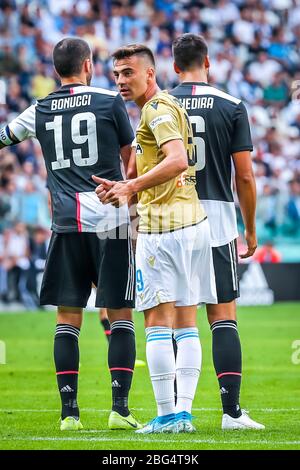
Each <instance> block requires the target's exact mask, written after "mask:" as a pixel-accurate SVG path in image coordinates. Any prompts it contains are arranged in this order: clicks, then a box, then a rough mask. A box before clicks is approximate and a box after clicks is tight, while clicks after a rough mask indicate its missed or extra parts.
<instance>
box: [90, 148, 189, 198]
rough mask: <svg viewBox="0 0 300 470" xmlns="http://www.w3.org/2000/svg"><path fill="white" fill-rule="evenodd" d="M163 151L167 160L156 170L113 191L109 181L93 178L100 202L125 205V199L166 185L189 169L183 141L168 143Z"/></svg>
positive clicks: (157, 166)
mask: <svg viewBox="0 0 300 470" xmlns="http://www.w3.org/2000/svg"><path fill="white" fill-rule="evenodd" d="M161 149H162V151H163V153H164V155H165V158H164V160H163V161H162V162H161V163H159V164H158V165H156V167H155V168H152V170H150V171H148V172H147V173H146V174H144V175H141V176H139V177H138V178H134V179H133V180H129V181H124V182H118V183H115V184H114V185H113V187H112V188H111V189H108V188H109V183H110V182H109V181H107V180H105V179H103V178H98V177H96V176H93V180H94V181H95V182H96V183H99V186H98V187H97V188H96V190H95V191H96V194H97V196H98V197H99V199H100V201H101V202H102V203H103V204H113V205H117V204H120V202H123V203H124V198H125V197H127V198H128V199H131V198H132V196H133V195H134V194H136V193H138V192H140V191H144V190H145V189H149V188H152V187H154V186H158V185H159V184H163V183H166V182H167V181H169V180H171V179H173V178H175V177H176V176H178V175H180V174H181V173H182V172H183V171H185V170H186V169H187V168H188V162H187V155H186V150H185V148H184V145H183V142H182V140H180V139H175V140H171V141H169V142H166V143H165V144H163V145H162V147H161ZM105 191H106V194H105Z"/></svg>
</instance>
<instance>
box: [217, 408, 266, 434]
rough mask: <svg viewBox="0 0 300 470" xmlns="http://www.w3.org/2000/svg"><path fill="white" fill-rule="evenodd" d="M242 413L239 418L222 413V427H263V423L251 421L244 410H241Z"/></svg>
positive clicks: (257, 428)
mask: <svg viewBox="0 0 300 470" xmlns="http://www.w3.org/2000/svg"><path fill="white" fill-rule="evenodd" d="M241 411H242V415H241V416H240V417H239V418H232V417H231V416H229V415H227V414H224V415H223V418H222V429H225V430H227V429H240V430H242V429H256V430H259V429H265V426H264V425H263V424H260V423H257V422H256V421H253V419H251V418H250V417H249V416H248V413H247V411H246V410H241Z"/></svg>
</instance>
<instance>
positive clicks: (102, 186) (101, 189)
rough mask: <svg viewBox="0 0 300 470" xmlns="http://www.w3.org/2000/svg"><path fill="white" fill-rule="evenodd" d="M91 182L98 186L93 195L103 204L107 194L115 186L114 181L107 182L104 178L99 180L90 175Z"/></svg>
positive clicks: (97, 177)
mask: <svg viewBox="0 0 300 470" xmlns="http://www.w3.org/2000/svg"><path fill="white" fill-rule="evenodd" d="M92 178H93V180H94V181H95V183H97V184H98V186H97V188H96V189H95V193H96V194H97V197H98V199H99V201H100V202H102V203H103V200H104V198H105V196H106V194H107V192H108V191H109V190H110V189H111V188H112V187H113V186H114V185H115V184H116V181H109V180H107V179H105V178H99V176H95V175H92Z"/></svg>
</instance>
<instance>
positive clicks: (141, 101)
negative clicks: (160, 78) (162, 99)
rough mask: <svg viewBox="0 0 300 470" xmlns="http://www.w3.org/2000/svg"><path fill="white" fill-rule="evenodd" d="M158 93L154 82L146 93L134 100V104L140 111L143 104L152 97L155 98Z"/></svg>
mask: <svg viewBox="0 0 300 470" xmlns="http://www.w3.org/2000/svg"><path fill="white" fill-rule="evenodd" d="M159 91H160V88H159V86H158V85H157V83H156V82H154V83H153V84H151V85H150V86H149V87H148V88H147V90H146V93H145V94H144V95H142V96H140V97H139V98H138V99H137V100H135V103H136V104H137V105H138V107H139V108H141V109H142V107H143V106H144V104H145V103H147V101H149V100H151V98H153V96H155V95H156V93H158V92H159Z"/></svg>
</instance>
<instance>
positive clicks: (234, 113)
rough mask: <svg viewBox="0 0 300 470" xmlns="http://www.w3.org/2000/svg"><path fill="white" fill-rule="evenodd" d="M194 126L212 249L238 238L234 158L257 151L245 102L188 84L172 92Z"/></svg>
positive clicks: (198, 173) (200, 189) (200, 187)
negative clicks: (234, 154)
mask: <svg viewBox="0 0 300 470" xmlns="http://www.w3.org/2000/svg"><path fill="white" fill-rule="evenodd" d="M171 94H172V95H174V96H176V98H178V99H179V100H180V102H181V103H182V104H183V106H184V107H185V109H186V110H187V112H188V114H189V117H190V120H191V123H192V125H193V133H194V144H195V153H196V162H197V163H196V178H197V186H196V187H197V192H198V196H199V199H200V200H201V202H202V204H203V206H204V209H205V211H206V213H207V216H208V220H209V223H210V227H211V237H212V246H222V245H226V244H227V243H229V242H230V241H232V240H233V239H234V238H236V237H237V236H238V231H237V222H236V214H235V206H234V199H233V192H232V159H231V155H232V154H233V153H235V152H240V151H243V150H250V151H252V150H253V147H252V141H251V135H250V128H249V121H248V116H247V111H246V108H245V106H244V105H243V103H242V102H241V100H239V99H237V98H234V97H233V96H231V95H229V94H227V93H224V92H223V91H221V90H218V89H217V88H214V87H212V86H210V85H208V84H207V83H196V82H192V83H191V82H184V83H182V84H180V85H179V86H177V87H176V88H175V89H174V90H172V91H171Z"/></svg>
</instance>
